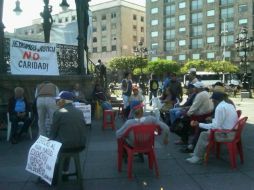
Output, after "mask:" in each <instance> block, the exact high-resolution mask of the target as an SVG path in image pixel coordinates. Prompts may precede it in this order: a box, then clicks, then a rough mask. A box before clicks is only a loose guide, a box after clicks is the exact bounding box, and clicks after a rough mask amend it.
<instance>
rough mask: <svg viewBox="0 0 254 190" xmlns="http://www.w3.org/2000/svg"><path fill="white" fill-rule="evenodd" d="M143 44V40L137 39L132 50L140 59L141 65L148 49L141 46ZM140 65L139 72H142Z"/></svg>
mask: <svg viewBox="0 0 254 190" xmlns="http://www.w3.org/2000/svg"><path fill="white" fill-rule="evenodd" d="M143 45H144V43H143V41H139V43H138V47H136V48H134V50H133V51H134V54H135V56H137V57H139V58H140V59H141V61H142V65H143V60H144V59H146V58H147V56H148V50H147V48H146V47H143ZM142 65H141V74H143V72H142Z"/></svg>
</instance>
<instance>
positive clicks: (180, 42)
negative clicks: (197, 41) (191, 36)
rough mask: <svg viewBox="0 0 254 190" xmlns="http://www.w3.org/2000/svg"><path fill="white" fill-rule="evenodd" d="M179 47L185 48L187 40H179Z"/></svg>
mask: <svg viewBox="0 0 254 190" xmlns="http://www.w3.org/2000/svg"><path fill="white" fill-rule="evenodd" d="M178 45H179V46H185V45H186V40H179V42H178Z"/></svg>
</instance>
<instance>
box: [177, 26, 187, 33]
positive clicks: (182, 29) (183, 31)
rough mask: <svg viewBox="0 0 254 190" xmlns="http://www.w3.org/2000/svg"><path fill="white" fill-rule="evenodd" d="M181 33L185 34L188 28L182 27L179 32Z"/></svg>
mask: <svg viewBox="0 0 254 190" xmlns="http://www.w3.org/2000/svg"><path fill="white" fill-rule="evenodd" d="M178 31H179V32H180V33H185V32H186V28H185V27H181V28H179V30H178Z"/></svg>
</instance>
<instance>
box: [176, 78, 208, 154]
mask: <svg viewBox="0 0 254 190" xmlns="http://www.w3.org/2000/svg"><path fill="white" fill-rule="evenodd" d="M193 85H194V88H195V90H196V92H197V94H196V97H195V98H194V100H193V103H192V105H191V107H190V108H189V110H188V112H187V113H186V116H187V117H185V118H184V119H185V121H186V120H187V121H189V118H193V117H195V118H198V120H199V121H204V120H205V119H206V117H208V116H210V115H211V113H212V111H213V103H212V101H211V99H210V95H209V93H208V92H207V91H206V90H204V85H203V83H202V82H199V81H198V82H195V83H194V84H193ZM191 130H192V129H191V127H190V126H189V125H184V128H183V131H182V133H181V135H180V136H181V138H182V139H183V141H184V142H188V140H189V133H190V131H191ZM201 131H202V129H201V130H200V129H199V130H196V131H195V134H194V137H193V139H192V141H191V143H190V144H189V145H188V147H187V148H184V149H181V151H182V152H185V153H189V152H193V149H194V147H195V145H196V143H197V140H198V137H199V134H200V132H201Z"/></svg>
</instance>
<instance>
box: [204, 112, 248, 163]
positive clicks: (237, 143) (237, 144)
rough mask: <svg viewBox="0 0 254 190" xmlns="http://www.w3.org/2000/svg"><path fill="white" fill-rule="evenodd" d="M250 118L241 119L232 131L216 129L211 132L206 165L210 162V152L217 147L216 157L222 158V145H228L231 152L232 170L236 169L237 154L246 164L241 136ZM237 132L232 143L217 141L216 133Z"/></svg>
mask: <svg viewBox="0 0 254 190" xmlns="http://www.w3.org/2000/svg"><path fill="white" fill-rule="evenodd" d="M247 119H248V117H243V118H239V119H238V122H237V123H236V125H235V126H234V128H233V129H232V130H222V129H214V130H211V132H210V136H209V143H208V146H207V149H206V154H205V164H207V162H208V158H209V154H210V150H211V149H213V148H214V147H216V156H217V158H219V157H220V145H221V144H225V145H227V149H228V152H229V157H230V163H231V167H232V168H236V155H237V153H238V154H239V155H240V159H241V163H242V164H243V162H244V156H243V148H242V141H241V134H242V130H243V128H244V126H245V124H246V121H247ZM232 131H234V132H235V137H234V139H233V140H232V141H230V142H217V141H216V140H215V132H222V133H228V132H232Z"/></svg>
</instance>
